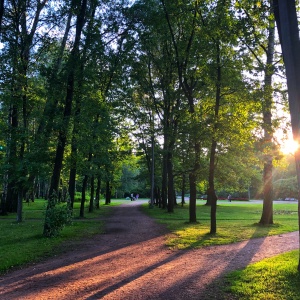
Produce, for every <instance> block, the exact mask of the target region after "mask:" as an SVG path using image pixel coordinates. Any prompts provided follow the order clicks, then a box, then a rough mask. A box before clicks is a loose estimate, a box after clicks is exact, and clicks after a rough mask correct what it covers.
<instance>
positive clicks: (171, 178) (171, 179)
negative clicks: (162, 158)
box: [167, 151, 174, 213]
mask: <svg viewBox="0 0 300 300" xmlns="http://www.w3.org/2000/svg"><path fill="white" fill-rule="evenodd" d="M167 157H168V162H167V164H168V212H169V213H173V212H174V175H173V163H172V153H171V152H170V151H169V153H168V156H167Z"/></svg>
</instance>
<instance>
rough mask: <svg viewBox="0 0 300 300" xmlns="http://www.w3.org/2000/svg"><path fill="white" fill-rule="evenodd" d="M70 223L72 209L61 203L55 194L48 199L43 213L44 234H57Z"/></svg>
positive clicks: (48, 235)
mask: <svg viewBox="0 0 300 300" xmlns="http://www.w3.org/2000/svg"><path fill="white" fill-rule="evenodd" d="M71 223H72V209H71V207H70V205H69V203H68V202H67V204H61V203H60V202H59V201H58V198H57V196H56V195H52V197H51V198H50V199H49V200H48V206H47V209H46V213H45V225H44V236H46V237H54V236H57V235H59V233H60V231H61V230H62V229H63V228H64V227H65V226H66V225H70V224H71Z"/></svg>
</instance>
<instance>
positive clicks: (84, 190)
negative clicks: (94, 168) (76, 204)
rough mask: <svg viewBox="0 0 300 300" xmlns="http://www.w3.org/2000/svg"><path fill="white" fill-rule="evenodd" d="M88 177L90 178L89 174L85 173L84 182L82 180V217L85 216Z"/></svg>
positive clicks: (80, 214)
mask: <svg viewBox="0 0 300 300" xmlns="http://www.w3.org/2000/svg"><path fill="white" fill-rule="evenodd" d="M88 179H89V176H88V175H85V176H84V178H83V182H82V191H81V203H80V213H79V216H80V218H83V217H84V205H85V200H86V196H85V193H86V188H87V183H88Z"/></svg>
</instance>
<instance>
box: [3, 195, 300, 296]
mask: <svg viewBox="0 0 300 300" xmlns="http://www.w3.org/2000/svg"><path fill="white" fill-rule="evenodd" d="M141 203H142V202H141V201H135V202H128V204H124V205H122V206H119V207H115V208H114V213H113V215H112V216H110V217H109V218H108V219H107V225H106V234H101V235H100V234H99V235H97V236H95V237H93V239H92V240H84V241H81V242H79V243H78V244H76V245H75V246H76V247H75V246H74V245H72V248H74V247H75V249H73V250H72V251H66V252H65V253H63V254H61V255H59V256H57V257H54V258H51V259H48V260H46V261H43V262H41V263H37V264H34V265H31V266H30V267H26V268H24V269H22V270H17V271H13V272H11V273H9V274H6V275H4V276H2V277H0V299H2V300H13V299H22V300H25V299H30V300H34V299H38V300H44V299H45V300H46V299H55V300H56V299H60V300H73V299H88V300H92V299H104V300H112V299H114V300H115V299H116V300H117V299H118V300H119V299H120V300H127V299H128V300H129V299H132V300H137V299H143V300H144V299H147V300H148V299H150V300H151V299H164V300H165V299H176V300H177V299H189V300H190V299H197V300H199V299H233V298H232V297H231V296H230V295H226V294H224V293H223V292H222V291H221V290H220V289H219V286H220V281H222V278H223V276H224V274H226V273H228V272H230V271H232V270H235V269H240V268H244V267H246V266H247V265H248V264H250V263H254V262H257V261H259V260H261V259H263V258H266V257H271V256H274V255H277V254H280V253H282V252H286V251H290V250H293V249H298V247H299V232H293V233H289V234H284V235H278V236H273V237H267V238H259V239H253V240H249V241H244V242H241V243H236V244H231V245H225V246H213V247H207V248H202V249H198V250H188V251H186V250H185V251H179V250H169V249H168V248H167V247H166V246H165V244H164V242H165V239H166V236H167V234H168V232H167V230H166V229H165V228H164V227H163V226H162V225H159V224H156V223H155V222H154V221H153V220H152V219H151V218H149V217H147V216H145V215H144V214H143V213H142V212H141V211H140V208H139V205H140V204H141ZM20 251H21V249H20Z"/></svg>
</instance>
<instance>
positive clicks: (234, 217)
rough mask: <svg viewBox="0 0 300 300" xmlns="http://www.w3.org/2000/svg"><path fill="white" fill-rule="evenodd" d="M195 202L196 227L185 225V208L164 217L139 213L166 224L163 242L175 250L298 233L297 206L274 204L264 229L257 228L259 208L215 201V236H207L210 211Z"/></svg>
mask: <svg viewBox="0 0 300 300" xmlns="http://www.w3.org/2000/svg"><path fill="white" fill-rule="evenodd" d="M197 202H198V205H197V220H198V223H196V224H189V223H187V221H188V220H189V208H188V206H184V207H181V206H178V207H176V208H175V210H174V213H167V212H166V211H165V210H162V209H160V208H157V207H154V208H153V209H148V205H146V204H145V205H144V206H143V209H144V211H145V212H146V213H147V214H148V215H149V216H151V217H153V218H155V219H156V220H157V221H158V222H161V223H163V224H166V226H167V227H168V228H169V230H170V231H171V232H172V233H173V234H174V235H173V237H171V238H170V239H169V240H168V241H167V245H168V246H169V247H171V248H177V249H185V248H200V247H203V246H209V245H222V244H229V243H234V242H238V241H242V240H246V239H250V238H256V237H262V236H268V235H275V234H281V233H286V232H292V231H297V230H298V214H297V209H298V208H297V207H298V206H297V205H298V204H297V203H295V204H290V203H286V204H279V203H276V202H274V217H273V218H274V224H273V225H270V226H267V227H265V226H260V225H259V224H258V222H259V220H260V217H261V213H262V204H254V203H249V202H230V203H229V202H227V201H223V202H222V201H219V202H218V203H219V205H218V207H217V234H215V235H210V234H209V231H210V207H208V206H205V205H204V202H203V201H201V202H199V201H197Z"/></svg>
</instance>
